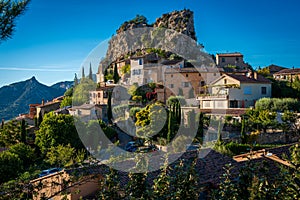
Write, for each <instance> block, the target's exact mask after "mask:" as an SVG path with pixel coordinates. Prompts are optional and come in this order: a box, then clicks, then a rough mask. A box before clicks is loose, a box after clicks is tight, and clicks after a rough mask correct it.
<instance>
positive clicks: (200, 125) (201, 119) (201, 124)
mask: <svg viewBox="0 0 300 200" xmlns="http://www.w3.org/2000/svg"><path fill="white" fill-rule="evenodd" d="M198 120H199V121H198V131H197V136H198V138H201V139H202V140H203V136H204V134H203V133H204V132H203V128H204V115H203V113H202V112H200V113H199V119H198Z"/></svg>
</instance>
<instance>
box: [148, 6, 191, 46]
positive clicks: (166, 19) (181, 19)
mask: <svg viewBox="0 0 300 200" xmlns="http://www.w3.org/2000/svg"><path fill="white" fill-rule="evenodd" d="M153 27H154V28H157V27H162V28H167V29H172V30H175V31H177V32H179V33H183V34H185V35H187V36H189V37H191V38H192V39H194V40H197V39H196V32H195V27H194V13H193V12H192V11H191V10H186V9H184V10H181V11H173V12H171V13H167V14H163V15H162V17H160V18H158V19H156V22H155V23H154V24H153Z"/></svg>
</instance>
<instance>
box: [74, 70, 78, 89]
mask: <svg viewBox="0 0 300 200" xmlns="http://www.w3.org/2000/svg"><path fill="white" fill-rule="evenodd" d="M77 85H78V78H77V74H76V73H75V77H74V87H76V86H77Z"/></svg>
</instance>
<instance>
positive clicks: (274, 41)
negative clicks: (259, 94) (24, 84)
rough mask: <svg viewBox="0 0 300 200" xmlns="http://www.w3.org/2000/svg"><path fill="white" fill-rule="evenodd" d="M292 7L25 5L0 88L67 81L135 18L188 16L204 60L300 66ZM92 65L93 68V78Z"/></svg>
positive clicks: (130, 1) (134, 1)
mask: <svg viewBox="0 0 300 200" xmlns="http://www.w3.org/2000/svg"><path fill="white" fill-rule="evenodd" d="M299 5H300V2H299V1H298V0H274V1H270V0H151V1H143V0H142V1H141V0H127V1H124V0H122V1H121V0H110V1H107V0H105V1H102V0H51V1H47V0H32V2H31V3H30V5H29V8H28V10H27V11H26V12H25V14H24V15H23V16H21V17H20V18H18V21H17V27H16V31H15V33H14V35H13V37H12V39H9V40H7V41H5V42H2V43H1V44H0V87H1V86H3V85H7V84H10V83H13V82H16V81H21V80H25V79H29V78H31V77H32V76H35V77H36V78H37V80H39V81H40V82H42V83H45V84H47V85H51V84H53V83H56V82H58V81H62V80H73V78H74V73H79V71H80V68H81V66H82V65H84V66H85V67H86V74H87V73H88V67H89V66H88V65H89V64H86V63H83V61H84V60H85V58H86V57H87V56H88V55H89V53H90V52H91V51H92V50H93V49H94V48H95V47H96V46H97V45H98V44H99V43H101V42H103V41H104V40H107V39H109V38H110V37H111V36H112V35H113V34H115V31H116V29H117V28H118V27H119V26H120V25H121V24H122V23H123V22H124V21H126V20H130V19H132V18H134V17H135V16H136V15H137V14H140V15H144V16H145V17H147V19H148V21H149V23H152V22H154V21H155V19H156V18H157V17H160V16H161V15H162V14H163V13H167V12H171V11H173V10H181V9H183V8H188V9H191V10H192V11H194V17H195V28H196V35H197V38H198V42H199V43H202V44H203V45H204V46H205V50H206V51H207V52H208V53H213V54H215V53H223V52H236V51H239V52H241V53H243V54H244V59H245V61H246V62H248V63H249V64H251V65H252V66H253V67H254V68H256V67H258V66H267V65H270V64H277V65H280V66H285V67H293V66H295V67H300V59H299V58H300V13H299ZM96 65H97V63H93V64H92V67H93V69H94V71H95V70H96V68H97V66H96Z"/></svg>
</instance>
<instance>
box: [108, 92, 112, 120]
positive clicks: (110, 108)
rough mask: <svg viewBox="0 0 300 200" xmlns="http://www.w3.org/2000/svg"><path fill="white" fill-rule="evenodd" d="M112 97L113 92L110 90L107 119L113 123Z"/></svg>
mask: <svg viewBox="0 0 300 200" xmlns="http://www.w3.org/2000/svg"><path fill="white" fill-rule="evenodd" d="M111 99H112V92H111V91H108V99H107V119H108V122H109V123H110V124H111V123H112V118H113V115H112V107H111Z"/></svg>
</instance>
